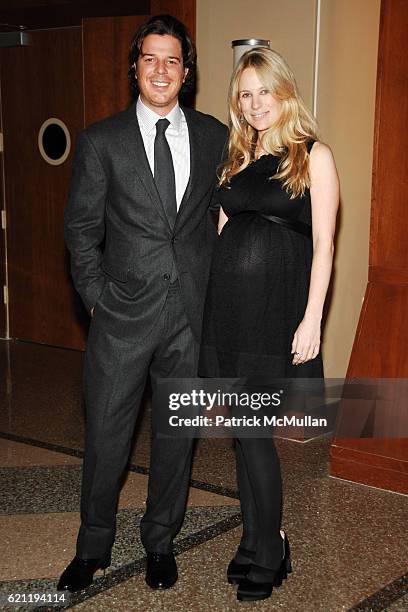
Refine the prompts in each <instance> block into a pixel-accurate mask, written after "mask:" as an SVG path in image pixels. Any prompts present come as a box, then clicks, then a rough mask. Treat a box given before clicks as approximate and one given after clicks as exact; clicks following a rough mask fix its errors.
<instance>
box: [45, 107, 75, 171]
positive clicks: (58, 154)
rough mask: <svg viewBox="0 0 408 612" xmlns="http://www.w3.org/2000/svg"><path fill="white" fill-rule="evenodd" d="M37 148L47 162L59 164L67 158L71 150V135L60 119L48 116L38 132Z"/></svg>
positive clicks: (53, 164) (54, 164)
mask: <svg viewBox="0 0 408 612" xmlns="http://www.w3.org/2000/svg"><path fill="white" fill-rule="evenodd" d="M38 148H39V150H40V153H41V156H42V158H43V159H45V161H46V162H47V163H48V164H51V165H52V166H59V165H60V164H63V163H64V161H65V160H66V159H67V157H68V155H69V152H70V151H71V136H70V134H69V131H68V128H67V126H66V125H65V123H64V122H63V121H61V119H56V117H50V118H49V119H47V120H46V121H44V123H43V124H42V126H41V127H40V131H39V132H38Z"/></svg>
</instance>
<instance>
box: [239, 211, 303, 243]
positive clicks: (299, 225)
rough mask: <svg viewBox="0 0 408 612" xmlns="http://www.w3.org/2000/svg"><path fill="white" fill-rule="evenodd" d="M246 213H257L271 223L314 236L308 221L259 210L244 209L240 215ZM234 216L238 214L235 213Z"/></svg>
mask: <svg viewBox="0 0 408 612" xmlns="http://www.w3.org/2000/svg"><path fill="white" fill-rule="evenodd" d="M246 213H255V214H257V215H259V216H260V217H263V219H266V220H267V221H270V222H271V223H276V224H277V225H281V226H282V227H286V228H287V229H290V230H293V231H294V232H298V233H299V234H303V236H306V237H307V238H312V227H311V225H308V224H307V223H303V221H289V219H284V218H283V217H276V216H275V215H265V214H264V213H261V212H258V211H257V210H244V211H242V212H240V213H237V214H239V215H242V214H246ZM233 216H234V217H235V216H237V215H233Z"/></svg>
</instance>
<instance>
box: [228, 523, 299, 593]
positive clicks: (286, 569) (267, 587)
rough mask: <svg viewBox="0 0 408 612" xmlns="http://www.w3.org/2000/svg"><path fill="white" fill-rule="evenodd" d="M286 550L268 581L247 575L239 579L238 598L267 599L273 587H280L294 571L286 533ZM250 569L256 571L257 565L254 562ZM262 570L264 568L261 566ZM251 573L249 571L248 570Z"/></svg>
mask: <svg viewBox="0 0 408 612" xmlns="http://www.w3.org/2000/svg"><path fill="white" fill-rule="evenodd" d="M283 546H284V551H283V559H282V561H281V564H280V566H279V567H278V569H277V570H275V571H273V572H271V575H270V578H269V579H268V581H266V582H256V581H255V580H250V579H249V578H248V577H247V576H245V577H244V578H243V579H242V580H240V581H239V584H238V591H237V599H238V600H239V601H258V600H260V599H267V598H268V597H270V596H271V595H272V591H273V587H280V586H281V584H282V582H283V580H285V579H286V578H287V575H288V574H290V573H291V572H292V562H291V558H290V545H289V540H288V537H287V535H286V533H285V537H284V541H283ZM250 569H253V570H255V571H256V569H257V566H256V565H254V564H252V565H251V567H250ZM259 570H260V572H262V568H259ZM248 573H249V572H248Z"/></svg>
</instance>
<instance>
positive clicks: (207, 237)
mask: <svg viewBox="0 0 408 612" xmlns="http://www.w3.org/2000/svg"><path fill="white" fill-rule="evenodd" d="M183 112H184V114H185V117H186V121H187V125H188V131H189V139H190V179H189V182H188V185H187V188H186V191H185V194H184V197H183V199H182V202H181V204H180V207H179V211H178V214H177V219H176V224H175V226H174V228H173V229H172V228H171V227H170V225H169V223H168V221H167V217H166V214H165V211H164V208H163V205H162V203H161V200H160V196H159V194H158V192H157V189H156V185H155V182H154V179H153V176H152V173H151V170H150V166H149V162H148V160H147V157H146V153H145V150H144V145H143V140H142V136H141V134H140V129H139V124H138V121H137V116H136V108H135V104H132V105H131V106H130V107H129V108H128V109H127V110H126V111H124V112H121V113H119V114H117V115H114V116H112V117H109V118H108V119H105V120H103V121H101V122H99V123H96V124H94V125H91V126H90V127H88V128H87V129H86V130H84V131H83V132H82V133H81V134H80V135H79V137H78V140H77V145H76V153H75V158H74V164H73V176H72V181H71V187H70V193H69V198H68V204H67V207H66V211H65V239H66V243H67V246H68V249H69V251H70V253H71V271H72V277H73V280H74V284H75V287H76V289H77V290H78V292H79V294H80V295H81V297H82V300H83V302H84V304H85V306H86V308H87V309H88V310H91V308H93V307H94V306H95V312H94V317H95V319H97V321H98V323H100V324H101V325H102V327H103V328H104V329H105V330H106V331H108V332H109V333H111V334H112V335H114V336H116V337H121V338H126V337H129V339H131V340H134V339H135V338H138V339H141V338H143V337H145V336H146V335H147V334H148V333H149V332H150V330H151V329H152V327H153V325H154V323H155V321H156V320H157V318H158V316H159V314H160V311H161V309H162V307H163V305H164V301H165V299H166V294H167V291H168V287H169V282H170V273H171V269H172V264H173V260H174V261H175V264H176V268H177V272H178V277H179V282H180V288H181V295H182V299H183V302H184V307H185V310H186V314H187V317H188V320H189V323H190V325H191V328H192V330H193V332H194V334H195V335H196V337H197V338H199V337H200V334H201V323H202V311H203V306H204V299H205V290H206V285H207V280H208V273H209V266H210V259H211V251H212V246H213V243H214V239H215V237H216V231H215V227H214V225H213V223H212V221H211V218H210V214H209V211H208V208H209V204H210V200H211V196H212V193H213V189H214V186H215V183H216V169H217V166H218V165H219V163H220V161H221V157H222V152H223V148H224V146H225V142H226V139H227V128H226V126H225V125H223V124H222V123H220V122H219V121H218V120H217V119H215V118H214V117H211V116H209V115H204V114H202V113H200V112H197V111H195V110H192V109H188V108H183ZM95 323H96V321H95Z"/></svg>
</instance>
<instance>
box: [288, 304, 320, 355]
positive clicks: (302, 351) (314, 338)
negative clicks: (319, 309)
mask: <svg viewBox="0 0 408 612" xmlns="http://www.w3.org/2000/svg"><path fill="white" fill-rule="evenodd" d="M319 350H320V319H318V318H314V317H306V316H305V317H304V319H303V320H302V321H301V323H300V324H299V327H298V328H297V330H296V331H295V335H294V336H293V342H292V354H293V361H292V363H293V365H300V364H301V363H306V361H310V360H311V359H314V358H315V357H316V355H318V354H319Z"/></svg>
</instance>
